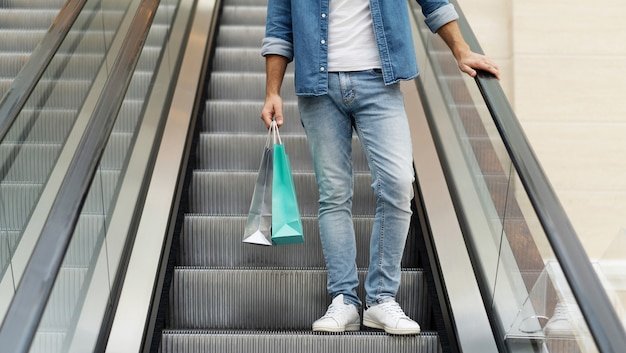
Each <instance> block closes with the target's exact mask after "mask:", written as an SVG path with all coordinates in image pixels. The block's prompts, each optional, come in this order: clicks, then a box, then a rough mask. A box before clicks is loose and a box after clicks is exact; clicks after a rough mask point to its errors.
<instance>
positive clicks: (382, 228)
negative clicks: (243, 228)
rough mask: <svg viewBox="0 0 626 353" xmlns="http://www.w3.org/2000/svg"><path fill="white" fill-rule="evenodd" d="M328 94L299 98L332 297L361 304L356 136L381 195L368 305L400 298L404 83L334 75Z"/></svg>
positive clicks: (407, 175) (406, 180) (406, 201)
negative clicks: (354, 214) (355, 221)
mask: <svg viewBox="0 0 626 353" xmlns="http://www.w3.org/2000/svg"><path fill="white" fill-rule="evenodd" d="M328 89H329V93H328V94H327V95H323V96H307V97H302V96H301V97H298V106H299V109H300V117H301V120H302V125H303V126H304V129H305V131H306V135H307V140H308V143H309V149H310V151H311V155H312V157H313V165H314V168H315V177H316V181H317V185H318V188H319V194H320V197H319V228H320V237H321V240H322V248H323V251H324V258H325V260H326V267H327V270H328V283H327V288H328V293H329V295H330V296H331V297H332V298H334V297H335V296H337V295H339V294H343V295H344V301H345V302H346V303H351V304H355V305H357V306H358V307H360V306H361V300H360V299H359V297H358V296H357V294H356V288H357V286H358V284H359V280H358V275H357V267H356V241H355V234H354V227H353V223H352V195H353V172H352V157H351V154H352V131H353V129H354V131H356V133H357V135H358V137H359V140H360V142H361V144H362V145H363V148H364V150H365V154H366V157H367V161H368V164H369V169H370V172H371V175H372V180H373V182H372V188H373V189H374V192H375V193H376V199H377V201H376V216H375V218H374V225H373V230H372V235H371V241H370V263H369V269H368V273H367V276H366V279H365V291H366V293H367V296H366V298H365V301H366V304H367V305H373V304H376V303H382V302H384V301H385V300H388V299H389V298H393V297H395V295H396V293H397V291H398V287H399V286H400V262H401V260H402V253H403V251H404V245H405V242H406V237H407V233H408V230H409V224H410V219H411V199H412V198H413V185H412V184H413V181H414V174H413V157H412V152H411V151H412V144H411V136H410V133H409V125H408V122H407V118H406V113H405V111H404V102H403V96H402V92H401V91H400V87H399V84H393V85H389V86H386V85H384V83H383V77H382V73H381V72H380V71H379V70H366V71H358V72H339V73H329V87H328Z"/></svg>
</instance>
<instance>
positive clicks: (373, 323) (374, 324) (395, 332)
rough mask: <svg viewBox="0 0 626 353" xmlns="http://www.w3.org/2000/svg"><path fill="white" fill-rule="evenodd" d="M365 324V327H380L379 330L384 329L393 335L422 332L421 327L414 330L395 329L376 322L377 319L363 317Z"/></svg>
mask: <svg viewBox="0 0 626 353" xmlns="http://www.w3.org/2000/svg"><path fill="white" fill-rule="evenodd" d="M363 326H365V327H369V328H375V329H379V330H384V331H385V332H387V333H389V334H391V335H417V334H419V333H420V331H421V329H419V328H418V329H416V330H415V329H414V330H410V329H408V330H401V329H395V328H390V327H386V326H384V325H381V324H380V323H378V322H376V321H372V320H367V319H363Z"/></svg>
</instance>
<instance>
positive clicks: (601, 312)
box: [450, 0, 626, 353]
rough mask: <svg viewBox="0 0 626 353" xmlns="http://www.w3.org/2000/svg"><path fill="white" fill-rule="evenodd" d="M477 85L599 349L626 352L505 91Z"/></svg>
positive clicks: (486, 82)
mask: <svg viewBox="0 0 626 353" xmlns="http://www.w3.org/2000/svg"><path fill="white" fill-rule="evenodd" d="M450 2H451V3H453V4H454V5H455V6H456V8H457V11H458V12H459V14H460V18H459V21H458V22H459V27H460V28H461V31H462V32H463V36H464V38H465V40H466V41H467V43H468V44H469V46H470V47H471V48H472V50H473V51H475V52H478V53H483V51H482V49H481V47H480V45H479V44H478V40H477V39H476V37H475V36H474V34H473V32H472V30H471V28H470V26H469V24H468V23H467V20H466V19H465V17H464V16H463V15H462V13H461V10H460V8H459V6H458V3H457V1H456V0H450ZM476 83H477V85H478V88H479V89H480V92H481V94H482V96H483V98H484V99H485V103H486V104H487V107H488V109H489V112H490V113H491V116H492V118H493V120H494V122H495V125H496V127H497V129H498V132H499V133H500V137H501V138H502V141H503V142H504V145H505V146H506V149H507V151H508V152H509V157H510V158H511V161H512V163H513V165H514V166H515V168H516V171H517V174H518V175H519V178H520V180H521V182H522V184H523V185H524V188H525V190H526V193H527V194H528V197H529V198H530V202H531V204H532V205H533V208H534V210H535V212H536V213H537V217H538V218H539V221H540V223H541V226H542V228H543V230H544V232H545V233H546V236H547V238H548V241H549V242H550V244H551V246H552V249H553V251H554V253H555V255H556V258H557V259H558V261H559V264H560V266H561V268H562V270H563V273H564V274H565V278H566V279H567V281H568V283H569V286H570V288H571V290H572V292H573V294H574V297H575V298H576V300H577V302H578V306H579V307H580V310H581V312H582V314H583V316H584V318H585V320H586V322H587V326H588V327H589V331H590V332H591V334H592V336H593V338H594V340H595V342H596V345H597V347H598V349H599V351H600V352H602V353H623V352H624V349H625V348H624V347H626V331H625V330H624V328H623V327H622V324H621V322H620V320H619V318H618V316H617V313H616V312H615V309H614V308H613V306H612V305H611V302H610V300H609V297H608V296H607V294H606V292H605V290H604V289H603V286H602V283H601V282H600V279H599V278H598V275H597V274H596V272H595V270H594V269H593V266H592V265H591V261H590V260H589V258H588V256H587V253H586V252H585V250H584V248H583V246H582V243H581V242H580V239H579V238H578V235H577V234H576V231H575V230H574V227H573V225H572V223H571V222H570V220H569V218H568V217H567V214H566V212H565V209H564V208H563V206H562V205H561V203H560V202H559V199H558V197H557V195H556V193H555V192H554V190H553V188H552V186H551V184H550V182H549V181H548V178H547V176H546V174H545V172H544V171H543V169H542V167H541V165H540V163H539V161H538V159H537V157H536V155H535V153H534V152H533V150H532V148H531V147H530V143H529V142H528V139H527V138H526V135H525V134H524V131H523V129H522V126H521V124H520V122H519V120H518V119H517V117H516V115H515V113H514V112H513V109H512V108H511V106H510V104H509V101H508V99H507V98H506V96H505V95H504V92H503V90H502V87H501V86H500V84H499V83H498V80H497V79H496V78H495V77H494V76H493V75H491V74H489V73H486V72H479V73H478V75H477V77H476Z"/></svg>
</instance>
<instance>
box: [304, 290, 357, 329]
mask: <svg viewBox="0 0 626 353" xmlns="http://www.w3.org/2000/svg"><path fill="white" fill-rule="evenodd" d="M360 328H361V317H360V316H359V311H358V310H357V308H356V306H355V305H352V304H345V303H344V302H343V294H339V295H338V296H336V297H335V299H333V302H332V303H331V304H330V306H328V310H327V311H326V314H325V315H324V316H322V317H321V318H319V319H318V320H316V321H315V322H314V323H313V331H325V332H345V331H358V330H359V329H360Z"/></svg>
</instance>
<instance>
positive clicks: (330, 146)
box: [261, 0, 499, 334]
mask: <svg viewBox="0 0 626 353" xmlns="http://www.w3.org/2000/svg"><path fill="white" fill-rule="evenodd" d="M417 1H418V3H419V4H420V6H421V7H422V12H423V13H424V15H425V16H426V23H427V25H428V26H429V28H430V29H431V30H432V31H433V32H436V33H438V34H439V35H440V36H441V37H442V38H443V39H444V41H445V42H446V43H447V45H448V46H449V47H450V49H451V51H452V53H453V54H454V56H455V58H456V60H457V62H458V65H459V68H460V69H461V70H462V71H463V72H466V73H467V74H469V75H471V76H475V75H476V72H475V69H481V70H486V71H488V72H491V73H492V74H494V75H495V76H496V77H498V78H499V71H498V67H497V66H496V65H495V64H494V63H493V62H492V61H491V60H489V59H488V58H487V57H485V56H482V55H479V54H476V53H473V52H472V51H471V50H470V49H469V47H468V45H467V44H466V43H465V41H464V39H463V38H462V35H461V33H460V31H459V28H458V25H457V23H456V20H457V19H458V15H457V13H456V11H455V9H454V7H453V6H452V5H451V4H448V1H447V0H417ZM261 52H262V55H263V56H264V57H265V58H266V73H267V82H266V98H265V104H264V106H263V109H262V111H261V119H262V120H263V121H264V122H265V125H266V126H268V127H269V125H270V123H271V121H272V119H275V120H276V123H277V125H278V126H279V127H280V126H281V125H282V124H283V102H282V99H281V97H280V94H279V93H280V88H281V85H282V81H283V77H284V74H285V69H286V67H287V64H288V63H289V62H290V61H292V60H294V59H295V89H296V94H297V96H298V108H299V110H300V117H301V122H302V125H303V126H304V129H305V132H306V135H307V140H308V143H309V148H310V151H311V155H312V157H313V165H314V169H315V177H316V182H317V184H318V188H319V195H320V198H319V228H320V237H321V241H322V248H323V252H324V258H325V261H326V267H327V270H328V283H327V289H328V292H329V295H330V296H331V297H332V298H333V300H332V304H331V305H330V306H329V308H328V311H327V312H326V314H325V315H324V316H323V317H322V318H320V319H319V320H317V321H315V322H314V323H313V331H327V332H344V331H357V330H359V329H360V325H361V320H360V316H359V309H360V307H361V300H360V299H359V297H358V296H357V294H356V288H357V286H358V277H357V268H356V261H355V260H356V242H355V235H354V229H353V223H352V214H351V207H352V161H351V153H352V151H351V143H352V131H353V130H354V131H355V132H356V133H357V135H358V137H359V140H360V141H361V144H362V145H363V147H364V150H365V154H366V157H367V160H368V164H369V168H370V172H371V174H372V179H373V183H372V188H373V189H374V192H375V194H376V196H377V205H376V215H375V218H374V225H373V230H372V235H371V243H370V264H369V268H368V273H367V276H366V279H365V291H366V298H365V304H366V307H365V310H364V314H363V325H364V326H366V327H371V328H376V329H383V330H385V331H386V332H387V333H390V334H417V333H419V332H420V326H419V324H417V323H416V322H415V321H413V320H411V319H410V318H409V317H407V316H406V315H405V313H404V311H403V310H402V309H401V308H400V306H399V305H398V304H397V303H396V301H395V295H396V293H397V291H398V287H399V285H400V271H401V269H400V261H401V258H402V253H403V250H404V246H405V241H406V237H407V234H408V229H409V224H410V218H411V206H410V202H411V199H412V198H413V191H412V190H413V189H412V183H413V180H414V175H413V166H412V155H411V150H412V145H411V140H410V134H409V126H408V122H407V118H406V113H405V111H404V104H403V97H402V93H401V92H400V88H399V84H398V81H399V80H408V79H412V78H414V77H416V76H417V74H418V72H417V64H416V59H415V52H414V48H413V40H412V37H411V28H410V22H409V14H408V9H407V4H406V2H405V0H269V3H268V10H267V24H266V34H265V38H264V39H263V43H262V49H261Z"/></svg>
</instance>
